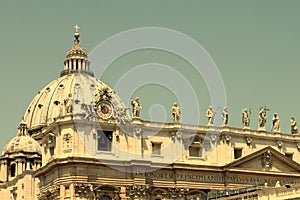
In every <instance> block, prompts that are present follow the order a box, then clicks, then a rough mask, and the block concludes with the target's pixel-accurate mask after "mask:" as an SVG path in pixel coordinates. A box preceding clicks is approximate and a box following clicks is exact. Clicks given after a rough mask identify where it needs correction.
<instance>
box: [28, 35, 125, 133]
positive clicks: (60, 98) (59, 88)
mask: <svg viewBox="0 0 300 200" xmlns="http://www.w3.org/2000/svg"><path fill="white" fill-rule="evenodd" d="M79 36H80V35H79V33H78V32H77V31H76V33H75V34H74V37H75V39H74V44H73V47H72V48H71V49H70V50H68V51H67V55H66V59H65V61H64V70H63V71H62V72H61V74H60V77H59V78H57V79H56V80H54V81H52V82H51V83H49V84H48V85H47V86H45V87H44V88H43V89H42V90H40V91H39V92H38V94H37V95H36V96H35V97H34V98H33V100H32V102H31V103H30V104H29V106H28V108H27V110H26V112H25V114H24V121H25V122H26V123H27V126H28V128H29V129H39V128H41V127H43V126H46V125H49V124H50V123H53V122H55V121H56V120H57V119H58V118H62V117H64V116H66V115H77V114H78V115H85V116H88V115H91V114H92V113H93V112H95V111H94V110H95V109H94V107H95V105H96V104H97V103H98V104H99V98H100V97H101V98H102V99H101V100H104V101H106V102H109V103H110V104H111V107H112V108H115V109H114V111H116V110H118V109H121V110H123V111H124V110H125V111H126V108H125V106H124V104H123V103H122V101H121V100H120V98H119V97H118V96H117V95H116V94H115V93H114V91H113V90H112V89H111V88H109V87H108V86H107V85H106V84H105V83H103V82H102V81H100V80H97V79H96V78H94V75H93V72H91V71H90V70H89V67H90V62H89V61H88V59H87V51H86V50H85V49H83V48H81V46H80V41H79ZM97 98H98V99H97ZM105 98H106V99H105ZM111 110H113V109H111ZM105 111H106V110H105ZM108 111H109V110H108ZM108 111H107V112H108ZM110 114H111V115H113V114H116V113H110ZM103 116H104V118H105V117H110V116H109V115H108V114H105V113H104V114H103ZM126 116H127V114H126Z"/></svg>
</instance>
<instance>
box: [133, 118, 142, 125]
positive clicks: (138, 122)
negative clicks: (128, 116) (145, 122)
mask: <svg viewBox="0 0 300 200" xmlns="http://www.w3.org/2000/svg"><path fill="white" fill-rule="evenodd" d="M132 123H133V124H141V118H139V117H133V118H132Z"/></svg>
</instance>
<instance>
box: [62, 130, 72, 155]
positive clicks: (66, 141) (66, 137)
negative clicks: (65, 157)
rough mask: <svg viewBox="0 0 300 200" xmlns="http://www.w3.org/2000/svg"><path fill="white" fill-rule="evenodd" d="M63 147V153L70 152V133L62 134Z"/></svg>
mask: <svg viewBox="0 0 300 200" xmlns="http://www.w3.org/2000/svg"><path fill="white" fill-rule="evenodd" d="M63 149H64V150H63V152H64V153H70V152H72V135H71V134H70V133H66V134H64V135H63Z"/></svg>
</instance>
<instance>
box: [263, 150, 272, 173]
mask: <svg viewBox="0 0 300 200" xmlns="http://www.w3.org/2000/svg"><path fill="white" fill-rule="evenodd" d="M261 164H262V167H263V169H264V170H266V171H269V170H271V169H272V165H273V161H272V153H271V151H270V150H267V151H266V152H265V153H264V154H263V155H262V161H261Z"/></svg>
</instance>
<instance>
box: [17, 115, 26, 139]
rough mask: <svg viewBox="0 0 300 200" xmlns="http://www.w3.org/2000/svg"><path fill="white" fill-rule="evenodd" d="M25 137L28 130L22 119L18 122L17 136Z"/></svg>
mask: <svg viewBox="0 0 300 200" xmlns="http://www.w3.org/2000/svg"><path fill="white" fill-rule="evenodd" d="M27 135H28V128H27V124H26V122H25V121H24V118H23V120H22V121H21V122H20V124H19V127H18V136H27Z"/></svg>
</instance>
